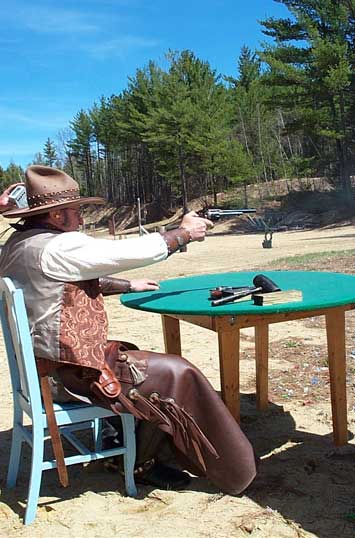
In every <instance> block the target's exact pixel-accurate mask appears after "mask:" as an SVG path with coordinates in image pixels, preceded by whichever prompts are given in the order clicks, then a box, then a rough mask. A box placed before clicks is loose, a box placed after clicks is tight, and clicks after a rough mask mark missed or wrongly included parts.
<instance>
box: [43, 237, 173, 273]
mask: <svg viewBox="0 0 355 538" xmlns="http://www.w3.org/2000/svg"><path fill="white" fill-rule="evenodd" d="M167 256H168V248H167V245H166V242H165V241H164V239H163V237H162V236H161V235H160V234H159V233H152V234H149V235H144V236H142V237H137V238H132V239H125V240H122V241H113V240H110V239H98V238H95V237H89V236H87V235H85V234H83V233H81V232H66V233H62V234H59V235H57V236H55V237H54V238H53V239H51V240H50V241H49V242H48V244H47V245H46V247H45V248H44V250H43V252H42V256H41V268H42V271H43V272H44V274H45V275H47V276H48V277H50V278H53V279H54V280H60V281H62V282H78V281H81V280H91V279H94V278H99V277H102V276H107V275H111V274H113V273H118V272H122V271H128V270H129V269H135V268H138V267H145V266H146V265H151V264H153V263H157V262H160V261H162V260H165V259H166V258H167Z"/></svg>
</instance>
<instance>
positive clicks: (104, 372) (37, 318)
mask: <svg viewBox="0 0 355 538" xmlns="http://www.w3.org/2000/svg"><path fill="white" fill-rule="evenodd" d="M25 175H26V191H27V199H28V208H26V209H13V210H10V211H6V212H5V213H4V216H5V217H12V218H15V217H20V218H22V219H24V223H23V224H22V225H17V226H15V227H16V228H17V231H16V232H15V233H14V234H13V235H12V236H11V237H10V238H9V240H8V241H7V242H6V244H5V246H4V248H3V250H2V253H1V257H0V275H1V276H9V277H11V278H12V279H13V280H14V282H15V285H16V286H18V287H21V288H22V289H23V292H24V296H25V301H26V307H27V312H28V317H29V322H30V328H31V333H32V336H33V343H34V350H35V356H36V360H37V361H38V363H39V364H41V367H43V364H44V365H45V366H46V368H47V370H48V372H51V373H54V377H55V378H56V379H57V381H58V383H59V387H64V388H65V391H66V392H67V393H69V394H70V395H71V396H72V397H73V395H74V396H75V397H77V398H81V399H88V400H89V401H91V402H93V403H95V404H99V405H102V406H105V407H109V408H111V409H113V410H114V411H115V412H116V413H117V414H118V415H119V413H120V412H122V411H129V412H131V413H132V414H133V415H134V416H135V417H136V418H137V419H138V420H139V421H140V424H147V423H151V424H153V426H154V428H158V429H159V430H160V431H162V432H164V433H165V434H167V435H168V436H169V439H170V440H171V442H172V444H173V446H174V453H175V456H176V458H177V460H178V461H179V462H180V463H182V464H183V466H184V467H185V468H186V469H187V470H189V471H190V472H192V473H194V474H196V475H202V476H203V475H205V476H207V477H208V478H209V479H210V480H211V481H212V482H213V483H214V484H215V485H216V486H218V487H219V488H220V489H222V490H223V491H227V492H229V493H233V494H237V493H240V492H241V491H243V489H245V488H246V487H247V486H248V484H249V483H250V482H251V481H252V479H253V478H254V476H255V461H254V454H253V450H252V447H251V446H250V444H249V442H248V440H247V439H246V437H245V436H244V435H243V433H242V432H241V430H240V428H239V426H238V424H236V422H235V421H234V419H233V417H232V416H231V415H230V413H229V411H228V410H227V409H226V407H225V406H224V404H223V402H222V401H221V400H220V398H219V397H218V396H217V394H216V393H215V391H214V390H213V388H212V386H211V385H210V384H209V382H208V381H207V379H206V378H205V377H204V376H203V375H202V373H201V372H200V371H199V370H198V369H197V368H195V367H194V366H193V365H192V364H190V363H189V362H188V361H186V360H185V359H183V358H181V357H177V356H174V355H166V354H160V353H152V352H147V351H139V350H137V348H136V347H135V346H134V345H131V344H126V343H124V342H116V341H113V342H108V341H107V318H106V313H105V310H104V304H103V299H102V295H103V294H105V293H106V294H107V293H115V292H116V293H117V292H118V293H120V292H121V293H122V292H129V291H132V282H129V281H125V280H120V279H110V278H107V277H108V275H111V274H113V273H117V272H121V271H126V270H129V269H132V268H138V267H143V266H145V265H148V264H152V263H156V262H158V261H162V260H164V259H166V258H167V257H168V256H170V255H172V254H173V253H174V252H176V251H177V250H178V249H179V248H180V247H182V246H184V245H185V244H187V243H189V242H190V241H202V240H204V238H205V235H206V230H207V227H208V226H209V225H210V224H211V223H210V222H209V221H208V220H206V219H202V218H200V217H198V216H197V215H196V214H195V213H189V214H187V215H185V216H184V218H183V220H182V222H181V226H180V227H179V228H178V229H176V230H172V231H169V232H166V233H164V234H162V235H160V234H158V233H154V234H149V235H147V236H143V237H140V238H135V239H127V240H124V241H117V242H114V241H110V240H105V239H96V238H92V237H88V236H85V235H84V234H82V233H80V232H78V231H77V230H78V228H79V226H80V224H81V223H82V218H81V216H80V206H81V205H83V204H97V203H104V200H102V199H99V198H80V196H79V187H78V184H77V183H76V182H75V181H74V180H73V179H72V178H71V177H70V176H68V175H67V174H66V173H64V172H62V171H60V170H56V169H53V168H49V167H45V166H31V167H29V168H28V169H27V171H26V174H25ZM149 287H150V289H156V288H157V284H156V283H155V282H154V281H145V282H140V284H138V287H137V285H136V284H134V283H133V290H138V289H140V290H142V289H147V288H149ZM153 437H154V436H153ZM153 444H154V443H153ZM138 453H139V450H138ZM137 467H138V468H137V471H138V473H137V477H138V478H142V480H143V481H144V480H145V479H146V481H147V482H148V483H149V481H151V483H154V481H155V478H156V477H155V476H153V477H152V468H153V474H154V464H152V460H151V459H148V461H147V460H146V459H144V458H141V459H139V458H138V459H137ZM163 470H164V471H165V472H166V473H167V476H169V477H170V478H169V479H171V481H172V482H174V477H175V478H176V481H180V482H181V481H184V479H185V475H184V473H182V474H181V473H180V475H179V474H175V475H174V473H173V471H171V473H173V474H170V475H169V471H168V470H167V469H164V468H163ZM160 471H161V468H160ZM176 473H179V472H178V471H176ZM139 475H140V476H139ZM155 483H156V482H155Z"/></svg>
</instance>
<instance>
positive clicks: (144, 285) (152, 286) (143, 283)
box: [131, 278, 160, 291]
mask: <svg viewBox="0 0 355 538" xmlns="http://www.w3.org/2000/svg"><path fill="white" fill-rule="evenodd" d="M159 287H160V286H159V284H158V282H156V281H155V280H151V279H150V278H138V279H137V280H131V291H152V290H158V289H159Z"/></svg>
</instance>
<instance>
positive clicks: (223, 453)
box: [57, 341, 256, 495]
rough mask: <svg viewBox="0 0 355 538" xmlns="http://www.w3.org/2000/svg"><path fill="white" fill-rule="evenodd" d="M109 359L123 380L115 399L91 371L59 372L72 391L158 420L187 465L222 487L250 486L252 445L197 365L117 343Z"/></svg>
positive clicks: (238, 488) (230, 490) (109, 349)
mask: <svg viewBox="0 0 355 538" xmlns="http://www.w3.org/2000/svg"><path fill="white" fill-rule="evenodd" d="M106 362H107V364H108V365H109V367H110V369H111V370H112V372H114V374H115V375H116V377H117V379H118V380H119V381H120V383H121V394H120V396H119V397H118V398H117V399H115V400H113V399H112V398H105V397H104V396H102V395H100V394H98V393H97V391H93V384H92V381H93V379H92V371H90V369H85V368H81V367H74V368H73V367H69V366H68V367H66V366H64V367H63V368H60V369H59V370H57V374H58V377H59V378H60V379H61V381H62V383H63V384H64V386H65V387H66V388H67V389H68V390H69V391H70V392H71V393H73V394H76V395H79V396H80V395H81V396H85V397H88V398H89V399H90V401H92V403H94V404H95V405H101V406H104V407H108V408H110V409H112V410H114V411H115V412H116V413H117V414H119V413H120V412H122V411H125V412H127V411H129V412H131V413H132V414H133V415H135V416H136V417H137V418H139V419H140V420H147V421H149V422H152V423H153V424H155V425H156V426H157V427H158V428H160V429H161V430H162V431H164V432H166V433H167V434H169V435H170V436H171V439H172V441H173V443H174V445H175V448H176V449H177V450H176V452H177V459H178V460H180V461H181V462H182V463H183V465H184V467H185V468H186V469H187V470H189V471H190V472H192V473H193V474H195V475H198V476H206V477H207V478H208V479H209V480H210V481H211V482H212V483H213V484H214V485H215V486H217V487H218V488H219V489H221V490H222V491H224V492H226V493H230V494H234V495H236V494H239V493H241V492H242V491H243V490H244V489H245V488H246V487H247V486H248V485H249V484H250V482H251V481H252V480H253V478H254V477H255V474H256V467H255V457H254V452H253V448H252V446H251V445H250V443H249V441H248V440H247V438H246V437H245V435H244V434H243V432H242V431H241V429H240V427H239V425H238V424H237V422H236V421H235V419H234V418H233V417H232V415H231V414H230V412H229V411H228V409H227V408H226V406H225V405H224V403H223V402H222V400H221V399H220V397H219V396H218V394H217V393H216V392H215V390H214V388H213V387H212V386H211V384H210V383H209V381H208V380H207V379H206V378H205V376H204V375H203V374H202V373H201V372H200V371H199V370H198V369H197V368H196V367H195V366H193V365H192V364H191V363H189V362H188V361H187V360H185V359H183V358H182V357H179V356H177V355H167V354H162V353H154V352H148V351H139V350H137V349H136V348H135V346H134V345H132V344H128V343H121V342H114V341H111V342H109V343H108V346H107V353H106Z"/></svg>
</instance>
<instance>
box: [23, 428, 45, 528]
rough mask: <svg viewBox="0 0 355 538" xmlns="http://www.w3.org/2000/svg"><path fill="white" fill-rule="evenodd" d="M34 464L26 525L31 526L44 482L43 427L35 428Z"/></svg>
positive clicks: (33, 437) (33, 434)
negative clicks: (42, 482)
mask: <svg viewBox="0 0 355 538" xmlns="http://www.w3.org/2000/svg"><path fill="white" fill-rule="evenodd" d="M32 439H33V445H32V463H31V477H30V484H29V488H28V499H27V508H26V514H25V519H24V523H25V525H29V524H30V523H32V522H33V521H34V519H35V517H36V512H37V504H38V497H39V490H40V487H41V481H42V463H43V454H44V431H43V427H42V426H37V427H35V426H33V430H32Z"/></svg>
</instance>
